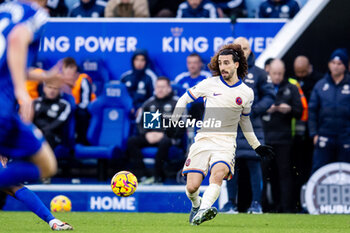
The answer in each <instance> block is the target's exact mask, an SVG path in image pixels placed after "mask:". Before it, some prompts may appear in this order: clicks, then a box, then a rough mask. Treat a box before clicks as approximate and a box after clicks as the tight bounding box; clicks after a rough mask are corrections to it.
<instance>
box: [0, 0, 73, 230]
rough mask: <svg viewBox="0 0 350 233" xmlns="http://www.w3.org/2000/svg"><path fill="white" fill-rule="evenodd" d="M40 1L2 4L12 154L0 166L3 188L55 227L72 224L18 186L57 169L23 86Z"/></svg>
mask: <svg viewBox="0 0 350 233" xmlns="http://www.w3.org/2000/svg"><path fill="white" fill-rule="evenodd" d="M39 4H40V5H41V6H45V5H46V0H36V2H34V1H33V2H31V1H26V2H20V1H18V2H9V3H3V4H1V5H0V89H1V91H0V106H1V110H0V129H1V130H0V154H1V155H4V156H6V157H7V158H10V159H12V161H11V163H8V164H7V166H6V167H5V166H0V189H2V190H5V191H6V192H8V193H11V192H13V195H14V196H15V197H16V198H17V199H19V200H20V201H22V202H24V203H25V204H27V206H28V207H29V209H31V210H32V211H33V212H35V213H36V214H38V215H39V216H40V217H42V218H43V219H44V220H45V221H47V222H51V223H50V225H51V227H52V229H53V230H64V229H72V227H71V226H70V225H69V224H65V223H62V222H61V221H59V220H56V221H54V222H52V220H55V218H54V217H53V216H52V215H51V213H50V212H49V211H48V209H47V208H46V207H45V206H44V205H43V203H42V202H41V201H40V199H39V198H38V197H37V196H36V195H35V194H34V193H33V192H31V191H30V190H28V189H27V188H25V187H23V186H21V185H20V184H21V183H23V182H26V181H27V182H33V181H37V180H38V179H40V178H47V177H51V176H52V175H54V174H55V173H56V170H57V162H56V158H55V156H54V153H53V152H52V150H51V148H50V147H49V146H48V144H47V143H46V142H44V141H43V139H42V135H41V134H40V132H39V131H37V130H35V129H34V127H33V125H32V124H31V123H30V119H31V115H32V111H33V109H32V102H31V98H30V97H29V94H28V93H27V91H26V88H25V80H26V77H27V64H30V63H31V61H32V59H33V58H34V57H35V55H36V53H37V51H38V47H39V42H40V37H41V34H42V33H43V28H44V26H45V24H46V22H47V20H48V15H47V13H46V12H45V10H43V9H42V8H41V7H40V5H39ZM17 102H18V103H19V104H20V111H19V114H18V113H17V109H16V106H17ZM30 204H32V206H30Z"/></svg>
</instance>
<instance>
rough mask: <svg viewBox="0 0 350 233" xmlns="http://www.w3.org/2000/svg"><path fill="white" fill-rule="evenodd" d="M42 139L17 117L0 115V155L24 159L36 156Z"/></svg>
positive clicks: (31, 126)
mask: <svg viewBox="0 0 350 233" xmlns="http://www.w3.org/2000/svg"><path fill="white" fill-rule="evenodd" d="M43 141H44V138H43V136H42V134H41V132H40V131H39V130H38V129H37V128H36V127H35V126H34V125H33V124H25V123H23V122H22V121H21V119H20V117H19V115H18V114H17V113H16V112H15V111H13V114H11V115H8V114H0V154H1V155H4V156H7V157H9V158H12V159H25V158H28V157H30V156H32V155H34V154H36V153H37V152H38V151H39V150H40V148H41V145H42V142H43Z"/></svg>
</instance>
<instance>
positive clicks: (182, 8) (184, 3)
mask: <svg viewBox="0 0 350 233" xmlns="http://www.w3.org/2000/svg"><path fill="white" fill-rule="evenodd" d="M187 7H188V6H187V3H186V2H183V3H181V4H180V5H179V9H178V10H177V14H176V18H182V10H184V9H186V8H187Z"/></svg>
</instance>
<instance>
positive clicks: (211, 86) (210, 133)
mask: <svg viewBox="0 0 350 233" xmlns="http://www.w3.org/2000/svg"><path fill="white" fill-rule="evenodd" d="M208 67H209V68H210V70H211V72H212V74H213V77H212V78H208V79H205V80H203V81H202V82H200V83H198V84H197V85H196V86H194V87H192V88H190V89H189V90H188V91H187V92H186V93H185V94H184V95H183V96H182V97H181V98H180V99H179V100H178V102H177V104H176V107H175V110H174V113H173V116H172V121H173V122H177V121H178V120H179V119H180V117H181V115H182V113H183V111H184V109H185V107H186V105H187V104H188V103H190V102H192V101H194V100H196V99H197V98H199V97H204V99H205V109H206V111H205V116H204V120H203V122H204V121H206V120H213V118H217V119H219V120H220V122H221V124H220V127H219V129H217V128H215V127H208V128H201V129H200V130H199V131H198V133H197V135H196V137H195V142H194V143H193V144H192V146H191V147H190V150H189V154H188V157H187V160H186V162H185V165H184V168H183V175H187V185H186V195H187V196H188V198H189V199H190V200H191V202H192V209H191V213H190V218H189V221H190V224H193V225H199V224H201V223H202V222H204V221H207V220H211V219H213V218H214V217H215V216H216V214H217V209H216V208H215V207H212V205H213V204H214V202H215V201H216V200H217V198H218V196H219V194H220V187H221V184H222V181H223V180H224V179H230V178H231V177H232V174H233V169H234V157H235V149H236V135H237V126H238V124H240V127H241V128H242V131H243V132H244V136H245V137H246V139H247V141H248V142H249V144H250V145H251V146H252V148H253V149H254V150H255V151H256V153H257V154H259V155H260V156H261V157H272V156H273V155H274V153H273V151H272V149H271V147H269V146H262V145H260V142H259V141H258V139H257V138H256V136H255V133H254V131H253V128H252V125H251V122H250V118H249V114H250V111H251V106H252V103H253V101H254V93H253V90H252V89H251V88H249V87H248V86H247V85H245V84H244V83H243V82H242V77H245V76H246V74H247V68H248V66H247V62H246V59H245V57H244V53H243V51H242V49H241V46H240V45H238V44H229V45H225V46H223V47H222V48H221V49H220V50H219V51H218V52H217V53H216V54H215V55H214V57H212V59H211V61H210V63H209V65H208ZM211 126H213V125H211ZM208 172H210V178H209V183H210V184H209V187H208V188H207V189H206V190H205V192H204V194H203V197H200V196H199V187H200V185H201V183H202V181H203V178H204V177H205V176H206V175H207V174H208Z"/></svg>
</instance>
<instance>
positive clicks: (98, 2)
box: [96, 0, 107, 7]
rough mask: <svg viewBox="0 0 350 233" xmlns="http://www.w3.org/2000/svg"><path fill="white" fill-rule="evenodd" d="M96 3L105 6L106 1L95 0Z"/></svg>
mask: <svg viewBox="0 0 350 233" xmlns="http://www.w3.org/2000/svg"><path fill="white" fill-rule="evenodd" d="M96 5H99V6H103V7H105V6H106V5H107V3H106V2H104V1H99V0H97V1H96Z"/></svg>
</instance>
